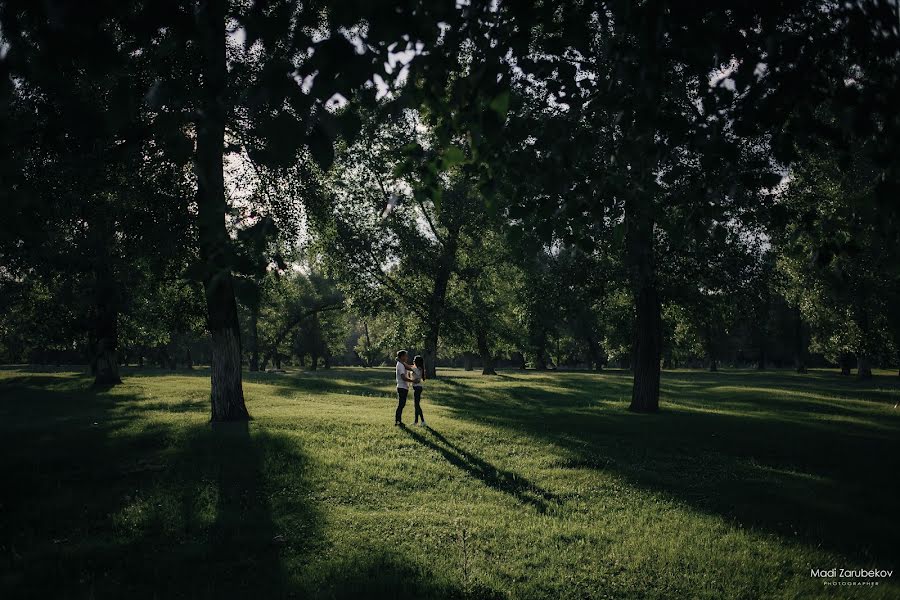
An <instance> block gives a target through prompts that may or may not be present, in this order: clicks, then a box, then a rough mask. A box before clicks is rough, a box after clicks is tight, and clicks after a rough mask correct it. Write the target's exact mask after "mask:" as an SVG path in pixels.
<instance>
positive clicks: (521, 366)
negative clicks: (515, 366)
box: [516, 352, 528, 371]
mask: <svg viewBox="0 0 900 600" xmlns="http://www.w3.org/2000/svg"><path fill="white" fill-rule="evenodd" d="M516 360H518V361H519V370H520V371H524V370H525V369H527V368H528V361H527V360H525V353H524V352H516Z"/></svg>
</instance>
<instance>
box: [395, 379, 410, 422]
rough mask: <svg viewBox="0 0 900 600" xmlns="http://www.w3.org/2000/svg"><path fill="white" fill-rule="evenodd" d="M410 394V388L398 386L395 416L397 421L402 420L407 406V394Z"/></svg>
mask: <svg viewBox="0 0 900 600" xmlns="http://www.w3.org/2000/svg"><path fill="white" fill-rule="evenodd" d="M408 394H409V390H408V389H404V388H397V414H396V416H395V417H394V422H395V423H399V422H400V417H401V416H402V415H403V407H404V406H406V396H407V395H408Z"/></svg>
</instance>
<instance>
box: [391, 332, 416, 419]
mask: <svg viewBox="0 0 900 600" xmlns="http://www.w3.org/2000/svg"><path fill="white" fill-rule="evenodd" d="M407 367H408V365H407V364H406V350H400V351H399V352H397V412H396V413H395V415H394V425H399V426H402V425H403V421H402V420H401V418H400V417H401V416H403V407H404V406H406V396H407V395H408V394H409V382H410V381H412V379H410V377H409V374H408V373H407V372H406V371H407Z"/></svg>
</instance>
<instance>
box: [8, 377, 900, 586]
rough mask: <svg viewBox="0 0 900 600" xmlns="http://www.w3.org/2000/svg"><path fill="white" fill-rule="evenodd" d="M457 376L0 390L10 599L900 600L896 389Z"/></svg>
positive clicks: (49, 384)
mask: <svg viewBox="0 0 900 600" xmlns="http://www.w3.org/2000/svg"><path fill="white" fill-rule="evenodd" d="M443 373H444V377H443V378H442V379H441V380H440V381H437V382H428V383H429V385H428V388H427V389H426V392H425V398H424V402H423V408H424V411H425V416H426V418H427V419H428V423H429V425H430V426H431V428H430V429H421V428H413V427H409V428H407V429H401V428H395V427H394V426H393V424H392V423H393V410H394V406H395V400H394V392H393V389H392V388H393V372H392V369H375V370H362V369H333V370H331V371H330V372H329V371H324V372H318V373H315V374H310V373H288V374H286V375H265V374H258V375H248V376H247V381H246V383H245V393H246V396H247V399H248V407H249V409H250V412H251V414H252V415H253V416H254V420H253V421H252V422H251V423H250V424H249V426H226V427H217V428H215V429H214V428H212V427H210V425H209V424H208V423H207V419H208V411H209V408H208V405H207V404H208V401H207V396H208V387H209V380H208V372H205V371H202V370H198V371H195V372H194V373H178V374H170V373H168V372H162V371H158V372H154V371H146V372H143V373H140V372H126V373H125V376H126V378H125V383H124V384H123V385H121V386H118V387H116V388H113V389H112V390H108V391H102V390H101V391H97V390H92V389H91V388H90V379H89V378H87V377H86V376H84V375H83V374H79V373H71V372H45V373H37V372H29V371H27V370H24V369H17V368H5V369H2V370H0V445H2V452H0V464H2V469H3V470H2V476H3V486H2V490H3V491H2V492H0V502H2V506H0V533H2V536H0V550H2V553H0V554H2V558H0V561H2V562H0V597H3V598H12V597H34V598H67V597H79V598H80V597H96V598H145V597H159V598H172V597H198V596H199V597H212V596H217V597H251V596H252V597H255V598H258V599H263V598H272V597H282V596H285V597H301V598H302V597H315V598H345V597H356V596H364V597H370V598H371V597H391V598H395V597H399V598H425V597H434V598H446V597H471V598H495V597H496V598H588V597H590V598H619V597H623V598H679V597H696V598H716V599H718V598H760V597H782V598H796V597H860V598H890V597H894V598H896V597H900V573H898V569H900V495H898V488H900V482H898V476H900V408H898V409H894V408H893V406H894V404H895V403H896V402H897V401H898V399H900V381H898V378H897V376H896V373H895V372H894V373H887V372H880V373H879V374H878V375H877V376H876V377H875V379H874V380H873V381H871V382H867V383H859V382H856V381H854V380H851V379H842V378H841V377H840V376H839V375H838V374H836V373H835V372H831V371H827V372H826V371H820V372H813V373H810V374H808V375H802V376H801V375H796V374H794V373H790V372H766V373H757V372H752V371H723V372H720V373H717V374H715V373H713V374H711V373H705V372H688V371H670V372H665V373H664V375H663V405H664V407H663V408H664V410H663V412H661V413H660V414H658V415H651V416H647V415H635V414H631V413H629V412H628V411H627V410H626V407H627V405H628V398H629V394H630V378H629V377H628V376H627V374H623V373H616V372H609V373H605V374H589V373H574V374H556V373H545V374H541V373H536V372H527V373H525V372H514V371H509V372H505V373H503V374H502V375H501V376H500V377H496V378H484V377H481V376H480V375H479V374H477V373H471V372H469V373H467V372H464V371H455V370H444V371H443ZM412 413H413V411H412V398H410V402H409V403H408V405H407V409H406V414H405V415H404V416H405V420H406V421H407V423H410V422H411V421H412V416H413V414H412ZM832 567H837V568H841V567H846V568H850V567H865V568H876V567H877V568H882V569H893V570H894V576H893V578H892V579H891V580H889V581H887V582H883V583H881V585H879V586H877V587H872V588H859V587H829V586H824V585H823V584H822V582H821V581H820V580H817V579H814V578H811V577H810V568H832Z"/></svg>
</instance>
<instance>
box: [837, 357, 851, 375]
mask: <svg viewBox="0 0 900 600" xmlns="http://www.w3.org/2000/svg"><path fill="white" fill-rule="evenodd" d="M838 366H840V367H841V375H842V376H844V377H849V376H850V370H851V368H850V355H849V354H848V353H847V352H841V353H840V354H839V355H838Z"/></svg>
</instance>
